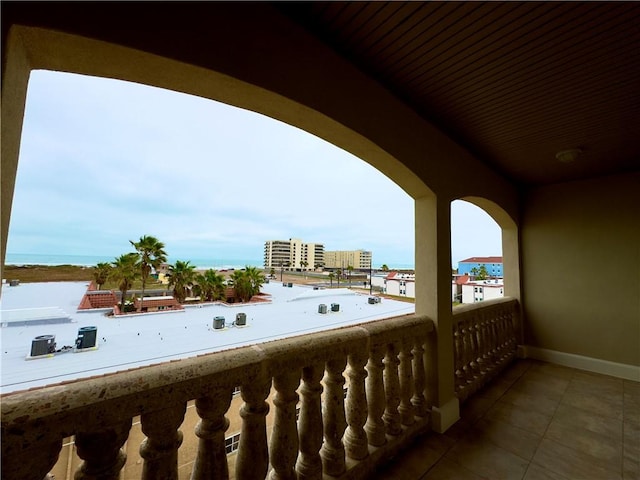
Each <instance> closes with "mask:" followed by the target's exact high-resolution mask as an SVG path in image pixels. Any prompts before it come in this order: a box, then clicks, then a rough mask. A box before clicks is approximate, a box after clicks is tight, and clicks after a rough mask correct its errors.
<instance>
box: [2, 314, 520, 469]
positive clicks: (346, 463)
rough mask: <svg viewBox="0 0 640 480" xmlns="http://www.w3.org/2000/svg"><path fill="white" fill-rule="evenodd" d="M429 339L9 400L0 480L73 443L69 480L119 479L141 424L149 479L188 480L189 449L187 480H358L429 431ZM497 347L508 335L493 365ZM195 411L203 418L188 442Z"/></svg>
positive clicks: (306, 347)
mask: <svg viewBox="0 0 640 480" xmlns="http://www.w3.org/2000/svg"><path fill="white" fill-rule="evenodd" d="M434 335H435V332H434V328H433V323H432V322H431V321H430V320H429V319H428V318H426V317H419V316H405V317H398V318H393V319H389V320H381V321H376V322H370V323H365V324H361V325H358V326H353V327H348V328H342V329H339V330H330V331H325V332H320V333H314V334H310V335H304V336H299V337H293V338H289V339H284V340H277V341H274V342H268V343H265V344H261V345H254V346H250V347H242V348H238V349H236V350H232V351H225V352H219V353H214V354H209V355H203V356H200V357H196V358H191V359H185V360H180V361H175V362H169V363H166V364H163V365H160V366H151V367H145V368H140V369H136V370H131V371H127V372H123V373H119V374H114V375H107V376H104V377H100V378H93V379H87V380H79V381H77V382H70V383H68V384H64V385H58V386H51V387H45V388H42V389H38V390H33V391H27V392H18V393H14V394H10V395H6V396H4V397H3V398H2V403H3V409H2V458H3V467H9V468H3V478H6V479H8V480H12V479H21V480H22V479H29V478H33V479H34V480H42V479H43V478H45V476H46V475H47V473H48V472H49V471H50V469H51V467H52V464H53V463H54V462H55V457H56V456H57V454H58V452H59V451H60V448H61V444H62V443H61V441H62V439H63V438H67V437H73V436H75V445H76V448H77V452H78V455H79V457H80V458H81V459H82V460H83V463H82V465H81V466H80V468H79V469H78V471H77V472H76V474H75V478H77V479H87V480H88V479H97V478H100V479H116V478H119V476H120V475H121V473H122V468H123V465H124V464H125V459H126V456H125V454H124V452H123V448H122V447H123V444H125V442H127V439H128V438H129V430H130V428H131V425H132V420H133V419H134V418H137V417H138V416H139V417H140V421H141V428H142V433H144V435H146V437H147V438H146V439H144V440H143V442H142V444H141V445H140V458H141V460H142V470H141V475H142V478H144V479H147V478H163V479H177V478H186V477H184V475H187V476H188V475H189V473H188V472H186V471H184V472H183V470H180V471H179V470H178V453H179V449H180V446H181V444H183V446H184V443H186V442H190V444H192V445H194V446H197V448H194V447H190V448H191V449H192V450H194V453H193V458H192V460H191V462H192V464H193V466H192V468H191V472H190V476H191V479H192V480H201V479H205V478H219V479H226V478H229V476H230V471H231V472H232V473H233V470H234V473H235V477H236V478H239V479H264V478H265V477H267V476H268V477H269V478H270V479H271V480H275V479H297V478H299V479H303V478H304V479H321V478H322V477H323V475H330V476H332V477H334V478H366V477H367V476H369V475H370V474H371V472H373V471H374V470H375V469H376V468H377V467H379V464H380V462H381V461H384V460H385V459H387V458H389V457H391V456H393V455H395V454H396V453H397V452H398V451H399V449H400V448H402V445H406V444H407V442H410V441H411V439H412V438H414V437H415V436H417V435H419V434H422V433H424V432H426V431H428V429H429V423H430V420H429V411H430V405H429V400H428V399H430V398H431V396H430V394H429V392H428V387H427V385H430V384H432V382H433V380H432V379H429V378H427V373H429V374H432V372H433V369H430V368H427V365H426V363H427V362H428V360H427V359H428V358H430V356H429V355H426V353H428V352H429V350H430V349H432V348H433V345H434V344H435V339H434ZM506 345H508V342H507V341H506V337H505V341H503V343H502V344H501V345H496V351H495V352H494V353H493V355H494V357H499V356H503V353H502V350H501V351H498V349H499V348H501V349H504V348H506ZM236 385H241V396H242V400H243V402H244V403H243V405H242V407H241V408H240V411H239V415H240V417H241V420H239V421H241V428H240V432H239V433H240V438H239V445H238V450H237V456H236V457H235V460H236V462H235V468H234V469H233V470H232V469H231V468H230V466H229V465H228V463H227V462H228V456H227V455H226V453H225V435H226V433H235V432H227V430H228V429H229V419H228V417H229V415H230V412H229V408H230V405H231V400H232V392H233V390H234V386H236ZM272 386H273V398H270V394H271V393H272V392H271V390H272ZM345 386H346V387H347V390H346V392H347V394H346V398H345V395H344V393H343V392H344V390H343V389H344V387H345ZM194 400H195V412H197V415H198V416H199V417H200V419H199V422H198V423H197V425H196V426H195V429H194V428H193V427H191V428H189V429H188V430H186V429H185V426H184V425H186V422H185V423H184V424H183V418H184V416H185V408H186V405H187V402H191V401H194ZM296 405H299V406H300V415H299V419H298V421H297V422H296ZM270 408H271V409H272V410H273V415H272V419H273V421H272V425H271V424H270V423H269V422H268V421H267V418H268V416H269V411H270ZM191 411H193V410H191ZM233 415H234V416H237V414H233ZM269 428H271V431H270V432H269ZM130 441H131V439H129V442H130ZM180 450H181V449H180ZM181 463H184V462H183V461H182V460H181ZM128 468H129V467H127V475H131V473H132V472H133V470H131V472H130V471H129V469H128ZM181 468H182V467H181Z"/></svg>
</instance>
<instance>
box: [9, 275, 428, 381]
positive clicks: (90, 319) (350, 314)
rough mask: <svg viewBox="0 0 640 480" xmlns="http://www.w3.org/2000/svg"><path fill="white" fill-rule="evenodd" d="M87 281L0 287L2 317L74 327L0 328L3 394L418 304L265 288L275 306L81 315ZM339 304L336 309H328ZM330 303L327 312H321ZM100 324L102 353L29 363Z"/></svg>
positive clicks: (391, 313) (377, 316) (403, 311)
mask: <svg viewBox="0 0 640 480" xmlns="http://www.w3.org/2000/svg"><path fill="white" fill-rule="evenodd" d="M87 286H88V283H87V282H53V283H21V284H20V285H19V286H15V287H10V286H8V285H5V286H4V287H3V289H2V304H1V310H2V311H0V315H2V314H4V312H5V311H6V310H17V309H38V308H45V307H47V308H56V309H60V310H62V311H63V312H65V313H66V314H67V315H68V316H69V317H71V322H70V323H60V324H45V325H42V324H38V325H29V324H27V325H20V326H11V327H3V328H0V345H1V346H2V349H1V357H0V358H1V359H2V361H1V370H0V394H6V393H10V392H15V391H20V390H26V389H29V388H35V387H42V386H46V385H52V384H56V383H60V382H63V381H69V380H74V379H81V378H86V377H91V376H96V375H104V374H107V373H115V372H119V371H124V370H128V369H131V368H137V367H142V366H148V365H156V364H161V363H165V362H168V361H170V360H176V359H182V358H189V357H193V356H196V355H201V354H204V353H210V352H217V351H222V350H228V349H232V348H237V347H240V346H245V345H253V344H256V343H262V342H266V341H270V340H276V339H281V338H286V337H291V336H296V335H302V334H306V333H312V332H319V331H322V330H328V329H331V328H337V327H343V326H347V325H354V324H358V323H363V322H368V321H372V320H381V319H383V318H389V317H395V316H400V315H407V314H412V313H414V312H415V305H414V304H413V303H406V302H400V301H396V300H390V299H383V300H382V302H381V303H376V304H369V303H368V297H369V295H366V294H361V293H357V292H355V291H352V290H349V289H347V288H340V289H321V290H314V289H313V288H312V287H307V286H297V285H294V286H293V287H283V286H282V283H277V282H271V283H268V284H265V285H263V287H262V292H263V293H266V294H269V295H271V300H272V302H271V303H256V304H252V305H247V304H233V305H231V306H225V305H222V304H199V305H194V306H185V309H184V310H180V311H169V312H158V313H147V314H144V315H133V316H118V317H109V316H107V315H106V314H105V311H104V310H100V311H93V310H84V311H77V307H78V305H79V303H80V300H81V299H82V296H83V295H84V293H85V291H86V289H87ZM332 303H337V304H339V306H340V310H339V311H338V312H332V311H331V304H332ZM319 304H326V305H327V307H328V308H327V310H328V313H326V314H321V313H318V306H319ZM240 312H243V313H245V314H246V326H243V327H234V326H232V323H233V321H234V320H235V316H236V313H240ZM220 315H222V316H224V317H225V325H226V326H225V328H224V329H221V330H216V329H214V328H213V318H214V317H216V316H220ZM87 326H95V327H97V347H98V348H97V349H95V350H88V351H83V352H79V353H74V352H72V351H70V352H67V353H59V354H56V355H54V356H51V357H48V356H43V357H42V358H33V359H30V360H27V357H28V356H29V355H30V353H31V342H32V340H33V339H34V338H35V337H37V336H40V335H55V337H56V338H55V341H56V344H57V348H58V349H60V348H62V347H63V346H74V345H75V340H76V337H77V334H78V329H79V328H81V327H87Z"/></svg>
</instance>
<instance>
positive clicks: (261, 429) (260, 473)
mask: <svg viewBox="0 0 640 480" xmlns="http://www.w3.org/2000/svg"><path fill="white" fill-rule="evenodd" d="M270 390H271V378H268V379H264V378H257V379H254V380H253V381H252V382H251V383H246V384H243V385H242V390H241V392H240V393H241V395H242V399H243V400H244V404H243V405H242V407H240V416H241V417H242V429H241V430H240V441H239V444H238V455H237V457H236V478H238V479H240V480H254V479H255V480H258V479H260V480H264V478H265V477H266V475H267V470H268V468H269V450H268V447H267V426H266V417H267V413H269V404H268V403H267V402H266V401H265V400H266V398H267V397H268V396H269V392H270Z"/></svg>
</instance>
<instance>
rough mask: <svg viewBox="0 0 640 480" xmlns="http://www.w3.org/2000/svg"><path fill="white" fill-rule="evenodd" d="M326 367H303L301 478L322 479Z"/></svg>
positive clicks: (300, 427)
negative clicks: (321, 397)
mask: <svg viewBox="0 0 640 480" xmlns="http://www.w3.org/2000/svg"><path fill="white" fill-rule="evenodd" d="M323 373H324V369H323V368H322V366H321V365H312V366H309V367H304V368H303V369H302V382H303V383H302V387H301V389H300V393H301V396H302V402H301V405H300V419H299V423H298V433H299V436H300V456H299V457H298V463H297V464H296V471H297V472H298V478H299V479H300V480H321V479H322V459H321V458H320V447H322V437H323V434H322V428H323V425H322V410H321V409H322V406H321V402H320V395H321V394H322V385H321V384H320V380H322V375H323Z"/></svg>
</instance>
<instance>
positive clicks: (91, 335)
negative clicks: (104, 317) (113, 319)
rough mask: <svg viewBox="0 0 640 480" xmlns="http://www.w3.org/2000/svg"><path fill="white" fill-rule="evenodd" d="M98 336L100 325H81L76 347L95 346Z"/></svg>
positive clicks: (80, 348)
mask: <svg viewBox="0 0 640 480" xmlns="http://www.w3.org/2000/svg"><path fill="white" fill-rule="evenodd" d="M97 336H98V327H81V328H80V329H78V337H77V338H76V348H77V349H78V350H82V349H83V348H93V347H95V346H96V337H97Z"/></svg>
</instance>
